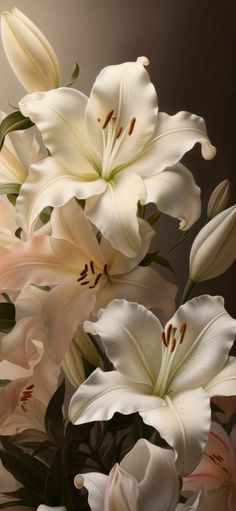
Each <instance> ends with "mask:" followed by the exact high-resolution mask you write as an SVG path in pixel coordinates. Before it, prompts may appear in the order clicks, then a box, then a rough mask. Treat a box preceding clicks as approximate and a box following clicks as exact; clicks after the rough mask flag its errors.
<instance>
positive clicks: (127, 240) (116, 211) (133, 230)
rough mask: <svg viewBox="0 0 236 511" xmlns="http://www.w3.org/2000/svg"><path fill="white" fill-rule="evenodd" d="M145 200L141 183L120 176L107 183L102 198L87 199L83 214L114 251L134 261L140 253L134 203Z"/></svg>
mask: <svg viewBox="0 0 236 511" xmlns="http://www.w3.org/2000/svg"><path fill="white" fill-rule="evenodd" d="M145 196H146V192H145V186H144V183H143V181H142V179H141V178H140V177H139V176H137V175H135V174H134V173H131V172H121V173H119V174H117V175H116V176H115V177H114V179H113V180H112V181H108V182H107V188H106V191H105V192H104V193H103V194H102V195H99V196H98V197H90V198H88V199H87V201H86V205H85V209H84V214H85V216H86V218H88V219H89V220H91V222H92V223H94V224H95V225H96V227H97V228H98V229H99V230H100V231H101V233H102V234H103V236H105V238H107V239H108V240H109V241H110V243H111V244H112V245H113V247H114V248H115V249H117V250H118V251H120V252H122V253H123V254H125V255H126V256H127V257H135V256H136V254H137V252H139V250H140V249H141V237H140V234H139V223H138V219H137V203H138V201H139V200H142V201H143V200H144V199H145Z"/></svg>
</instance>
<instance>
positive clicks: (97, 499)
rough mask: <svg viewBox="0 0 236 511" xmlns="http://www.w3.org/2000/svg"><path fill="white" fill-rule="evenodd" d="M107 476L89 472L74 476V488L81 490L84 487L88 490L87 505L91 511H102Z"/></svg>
mask: <svg viewBox="0 0 236 511" xmlns="http://www.w3.org/2000/svg"><path fill="white" fill-rule="evenodd" d="M107 479H108V476H106V475H105V474H101V473H100V472H89V473H87V474H78V475H77V476H75V486H76V488H79V489H81V487H83V486H85V488H87V490H88V503H89V506H90V507H91V511H103V509H104V496H105V490H106V484H107Z"/></svg>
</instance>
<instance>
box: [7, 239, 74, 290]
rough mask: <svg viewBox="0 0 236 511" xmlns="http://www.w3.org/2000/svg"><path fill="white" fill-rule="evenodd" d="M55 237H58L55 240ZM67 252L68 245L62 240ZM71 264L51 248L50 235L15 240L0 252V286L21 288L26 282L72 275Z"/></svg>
mask: <svg viewBox="0 0 236 511" xmlns="http://www.w3.org/2000/svg"><path fill="white" fill-rule="evenodd" d="M56 241H59V240H56ZM60 241H61V240H60ZM63 243H64V244H65V245H66V247H65V248H64V250H65V251H66V248H67V252H68V256H69V255H70V247H73V245H70V244H69V243H67V242H66V241H64V242H63ZM74 274H76V273H75V268H70V267H69V266H66V265H65V264H63V260H62V259H60V258H59V257H58V255H57V254H56V253H55V251H54V250H53V248H52V244H51V238H50V237H48V236H35V237H33V238H31V239H30V240H29V241H28V242H23V241H19V242H18V243H15V244H14V245H11V246H9V247H7V248H5V250H3V251H2V252H1V254H0V285H1V289H2V290H4V289H21V288H22V287H23V286H27V285H28V284H38V285H41V286H48V285H51V284H57V283H58V282H60V281H61V279H66V278H67V279H68V277H70V276H71V275H74Z"/></svg>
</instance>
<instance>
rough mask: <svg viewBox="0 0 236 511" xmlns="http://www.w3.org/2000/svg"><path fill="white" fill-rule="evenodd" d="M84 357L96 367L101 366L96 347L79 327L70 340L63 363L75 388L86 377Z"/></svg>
mask: <svg viewBox="0 0 236 511" xmlns="http://www.w3.org/2000/svg"><path fill="white" fill-rule="evenodd" d="M83 359H84V360H87V361H88V362H89V363H90V364H92V365H93V366H94V367H99V366H100V358H99V355H98V352H97V350H96V348H95V347H94V345H93V343H92V341H91V339H90V337H89V336H88V334H86V333H85V331H84V329H83V328H82V327H79V328H78V330H77V332H76V334H75V335H74V338H73V339H72V341H71V342H70V345H69V348H68V350H67V352H66V354H65V357H64V360H63V363H62V367H63V370H64V372H65V374H66V376H67V378H68V380H69V381H70V383H71V385H73V387H75V388H78V387H79V386H80V384H81V383H82V382H83V381H84V380H85V379H86V373H85V368H84V361H83Z"/></svg>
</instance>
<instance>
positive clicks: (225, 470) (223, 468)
mask: <svg viewBox="0 0 236 511" xmlns="http://www.w3.org/2000/svg"><path fill="white" fill-rule="evenodd" d="M221 468H222V470H224V472H226V474H228V473H229V471H228V470H227V468H225V467H221Z"/></svg>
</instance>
